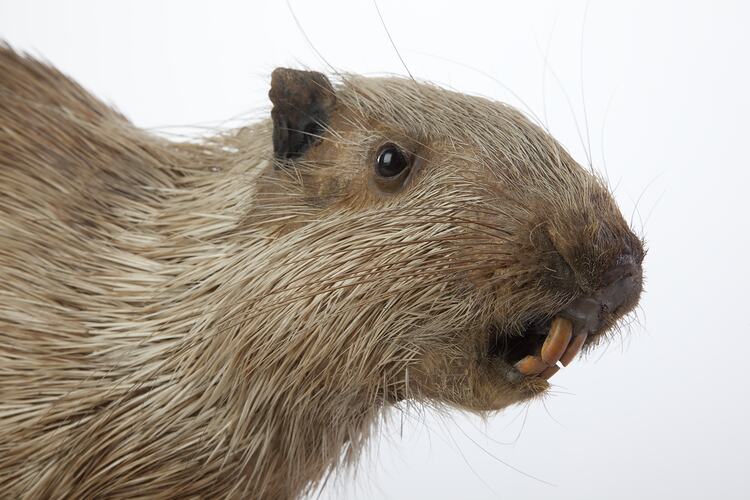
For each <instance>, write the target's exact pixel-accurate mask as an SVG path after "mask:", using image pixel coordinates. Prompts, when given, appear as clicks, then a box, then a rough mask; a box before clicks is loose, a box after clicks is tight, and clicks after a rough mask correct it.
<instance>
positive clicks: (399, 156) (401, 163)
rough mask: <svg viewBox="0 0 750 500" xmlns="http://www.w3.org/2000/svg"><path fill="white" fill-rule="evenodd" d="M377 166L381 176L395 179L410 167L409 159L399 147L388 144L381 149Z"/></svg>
mask: <svg viewBox="0 0 750 500" xmlns="http://www.w3.org/2000/svg"><path fill="white" fill-rule="evenodd" d="M375 166H376V168H377V171H378V174H379V175H380V176H382V177H395V176H397V175H398V174H400V173H401V172H403V171H404V169H405V168H406V167H408V166H409V159H408V158H407V157H406V155H405V154H404V153H403V151H401V150H400V149H399V148H398V147H397V146H395V145H393V144H386V145H385V146H383V147H382V148H381V149H380V152H379V153H378V158H377V160H376V165H375Z"/></svg>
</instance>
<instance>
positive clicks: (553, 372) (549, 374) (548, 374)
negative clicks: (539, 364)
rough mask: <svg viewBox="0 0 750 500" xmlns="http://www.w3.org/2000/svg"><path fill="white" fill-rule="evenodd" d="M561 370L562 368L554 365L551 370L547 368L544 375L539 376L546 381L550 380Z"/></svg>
mask: <svg viewBox="0 0 750 500" xmlns="http://www.w3.org/2000/svg"><path fill="white" fill-rule="evenodd" d="M559 369H560V367H559V366H557V365H552V366H550V367H549V368H547V369H546V370H544V371H543V372H542V373H540V374H539V376H540V377H541V378H543V379H544V380H549V378H550V377H551V376H552V375H554V374H555V373H557V371H558V370H559Z"/></svg>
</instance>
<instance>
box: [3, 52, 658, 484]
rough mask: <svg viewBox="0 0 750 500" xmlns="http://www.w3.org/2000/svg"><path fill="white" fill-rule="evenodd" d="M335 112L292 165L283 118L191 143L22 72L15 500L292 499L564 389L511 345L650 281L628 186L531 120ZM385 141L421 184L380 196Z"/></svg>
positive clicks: (351, 87) (10, 282)
mask: <svg viewBox="0 0 750 500" xmlns="http://www.w3.org/2000/svg"><path fill="white" fill-rule="evenodd" d="M333 89H334V90H332V91H333V92H335V106H334V105H333V104H331V106H332V107H331V108H330V110H329V111H330V113H329V114H330V116H326V118H327V119H326V121H325V123H324V124H323V125H324V126H323V127H322V128H321V129H320V130H319V135H320V137H317V138H316V139H317V141H316V142H315V144H313V145H311V147H310V149H309V150H307V151H305V153H304V154H303V155H301V156H300V157H299V158H279V157H277V156H278V155H275V154H274V146H273V144H274V140H272V139H273V137H272V136H273V134H274V124H273V123H272V122H271V121H270V120H266V121H261V122H259V123H255V124H251V125H248V126H247V127H244V128H241V129H238V130H234V131H231V132H228V133H224V134H220V135H218V136H216V137H212V138H208V139H204V140H202V141H200V142H193V143H185V142H171V141H168V140H166V139H164V138H161V137H158V136H155V135H152V134H150V133H147V132H145V131H142V130H140V129H138V128H137V127H135V126H134V125H132V124H131V123H130V122H129V121H128V120H127V119H126V118H124V117H123V116H122V115H120V114H119V113H117V112H116V111H114V110H113V109H112V108H110V107H108V106H106V105H104V104H103V103H101V102H100V101H98V100H97V99H96V98H94V97H92V96H91V95H90V94H88V93H87V92H86V91H85V90H83V89H82V88H81V87H80V86H78V85H77V84H76V83H74V82H72V81H71V80H70V79H68V78H67V77H65V76H64V75H63V74H61V73H60V72H58V71H57V70H55V69H54V68H52V67H50V66H48V65H46V64H43V63H40V62H38V61H36V60H34V59H32V58H29V57H27V56H24V55H21V54H18V53H16V52H14V51H12V50H11V49H9V48H7V47H2V48H0V183H1V185H2V190H0V492H3V496H9V497H23V498H40V497H71V498H92V497H110V498H126V497H127V498H135V497H170V498H171V497H188V496H210V497H246V498H292V497H296V496H298V495H300V494H302V493H304V492H306V491H309V490H310V489H311V488H313V487H314V486H315V485H316V484H317V482H318V481H319V480H320V479H322V478H323V477H324V475H325V474H326V472H327V471H330V470H331V469H332V468H334V467H336V466H339V465H341V464H343V463H348V462H351V461H353V460H355V459H356V457H357V454H358V452H359V451H360V450H361V448H362V446H363V444H364V443H365V442H366V440H367V438H368V434H369V433H370V431H371V429H372V426H373V424H374V423H375V422H376V421H377V419H378V418H379V416H380V415H381V414H382V412H383V410H384V409H386V408H387V407H389V406H391V405H393V404H394V403H396V402H398V401H401V400H403V399H406V398H409V399H413V400H415V401H421V402H426V403H429V404H446V405H450V406H454V407H459V408H463V409H467V410H473V411H479V412H484V411H493V410H498V409H501V408H503V407H505V406H507V405H509V404H512V403H515V402H518V401H523V400H526V399H529V398H532V397H535V396H538V395H540V394H542V393H543V392H544V391H545V390H546V389H547V388H548V384H547V382H546V381H544V380H542V379H540V378H536V377H522V376H520V374H518V373H517V372H516V371H515V370H514V369H513V367H512V366H511V365H509V364H507V363H504V362H502V360H499V359H494V358H492V357H490V356H488V355H487V345H488V343H489V342H491V339H490V337H489V334H488V331H490V330H492V331H494V332H502V335H503V336H513V335H518V334H519V333H520V332H521V330H522V328H523V325H524V324H525V323H527V322H529V321H536V320H542V319H549V318H551V317H552V316H554V315H555V314H556V313H557V312H558V311H560V310H561V309H562V308H563V307H565V305H566V304H569V303H570V302H571V301H573V300H574V299H575V298H576V297H578V296H580V295H581V294H585V293H587V292H589V291H591V290H595V289H597V287H598V286H600V281H601V279H602V278H601V275H602V273H603V272H604V271H605V270H606V269H608V268H609V267H611V264H612V261H613V259H615V258H616V256H618V255H620V254H621V253H622V252H623V251H629V252H631V253H634V254H636V256H637V259H638V262H640V261H641V260H642V258H643V249H642V245H641V242H640V241H639V239H638V238H637V237H635V235H633V234H632V232H631V231H630V229H629V228H628V225H627V224H626V223H625V221H624V220H623V218H622V216H621V215H620V212H619V210H618V209H617V207H616V205H615V203H614V201H613V200H612V197H611V195H610V193H609V192H608V190H607V189H606V187H605V186H604V185H603V183H602V182H601V181H600V180H599V179H598V178H597V177H596V176H595V175H593V174H592V173H591V172H589V171H587V170H586V169H584V168H582V167H580V166H579V165H578V164H577V163H576V162H575V161H574V160H573V159H572V158H571V157H570V156H569V155H568V154H567V153H566V152H565V150H564V149H563V148H562V147H561V146H560V145H559V144H558V143H557V142H556V141H555V140H554V139H553V138H552V137H550V136H549V134H547V133H546V132H545V131H544V130H543V129H541V128H540V127H538V126H536V125H534V124H533V123H531V122H530V121H529V120H528V119H526V118H525V117H524V116H523V115H522V114H521V113H519V112H518V111H516V110H515V109H513V108H512V107H510V106H507V105H504V104H501V103H497V102H493V101H490V100H487V99H483V98H479V97H473V96H467V95H463V94H459V93H455V92H450V91H447V90H444V89H441V88H439V87H436V86H432V85H429V84H424V83H416V82H414V81H412V80H407V79H399V78H362V77H357V76H342V77H340V78H339V79H338V81H337V83H336V84H335V85H334V87H333ZM386 143H395V144H398V145H399V146H400V147H402V148H403V149H404V150H406V151H408V152H409V153H410V154H411V155H413V158H414V166H413V167H412V168H411V170H410V171H409V173H408V175H407V176H406V177H405V178H404V179H401V180H400V181H399V182H395V183H394V182H393V181H388V180H385V181H384V180H382V179H378V178H377V176H375V175H374V174H373V167H372V164H373V161H374V160H373V157H374V155H375V154H376V152H377V150H378V148H379V147H381V146H382V145H383V144H386ZM636 301H637V296H636V297H635V298H634V299H633V300H632V301H631V302H630V303H629V304H627V306H626V307H624V308H622V310H619V311H617V314H613V315H612V316H611V317H610V318H608V320H607V324H606V325H605V327H603V329H602V332H604V331H606V330H609V329H610V327H611V326H613V325H614V324H615V322H616V321H617V320H618V318H620V317H621V316H622V315H623V314H625V313H626V312H627V311H629V310H630V309H632V307H633V306H634V305H635V302H636ZM598 338H601V336H597V337H596V338H594V339H592V341H596V340H597V339H598Z"/></svg>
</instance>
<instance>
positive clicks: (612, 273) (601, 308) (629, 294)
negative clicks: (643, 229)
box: [561, 252, 643, 335]
mask: <svg viewBox="0 0 750 500" xmlns="http://www.w3.org/2000/svg"><path fill="white" fill-rule="evenodd" d="M642 280H643V270H642V268H641V264H640V263H639V262H637V261H636V259H635V257H634V256H633V254H632V253H631V252H625V253H623V254H621V255H620V256H619V257H618V258H617V259H616V260H615V264H614V265H613V266H612V267H611V268H610V269H609V270H607V271H606V272H604V273H603V275H602V279H601V282H600V283H601V285H602V286H601V287H600V288H598V289H597V290H595V291H594V292H593V293H591V294H588V295H585V296H582V297H579V298H578V299H576V300H575V301H573V303H572V304H570V305H569V306H568V307H566V308H565V309H564V310H563V311H562V313H561V314H562V315H563V316H566V317H568V318H569V319H571V320H572V321H573V324H574V325H575V330H576V332H578V333H579V334H587V335H588V334H590V333H593V332H596V331H597V330H598V329H599V327H600V326H601V323H602V320H603V318H604V316H605V315H608V314H617V313H618V312H619V310H620V308H621V307H622V306H624V305H629V304H634V303H635V302H636V299H637V298H638V295H639V294H640V292H641V287H642Z"/></svg>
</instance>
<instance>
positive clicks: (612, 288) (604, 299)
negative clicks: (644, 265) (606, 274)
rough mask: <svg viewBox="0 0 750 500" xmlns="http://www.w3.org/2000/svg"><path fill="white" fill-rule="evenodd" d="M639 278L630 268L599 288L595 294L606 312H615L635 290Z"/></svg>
mask: <svg viewBox="0 0 750 500" xmlns="http://www.w3.org/2000/svg"><path fill="white" fill-rule="evenodd" d="M639 274H640V273H639ZM639 280H640V277H639V275H636V273H635V269H633V268H631V269H629V270H628V271H627V272H626V273H624V274H622V275H621V277H620V279H618V280H617V281H615V282H613V283H611V284H609V285H608V286H606V287H604V288H602V289H601V290H599V291H598V292H597V294H596V295H598V298H599V300H600V302H601V304H602V305H603V306H604V307H605V308H606V310H607V311H608V312H615V311H616V310H617V309H618V308H619V307H620V306H621V305H622V304H624V303H625V302H627V301H628V300H629V299H630V298H631V297H632V296H633V294H634V293H636V292H637V289H638V287H639Z"/></svg>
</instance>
